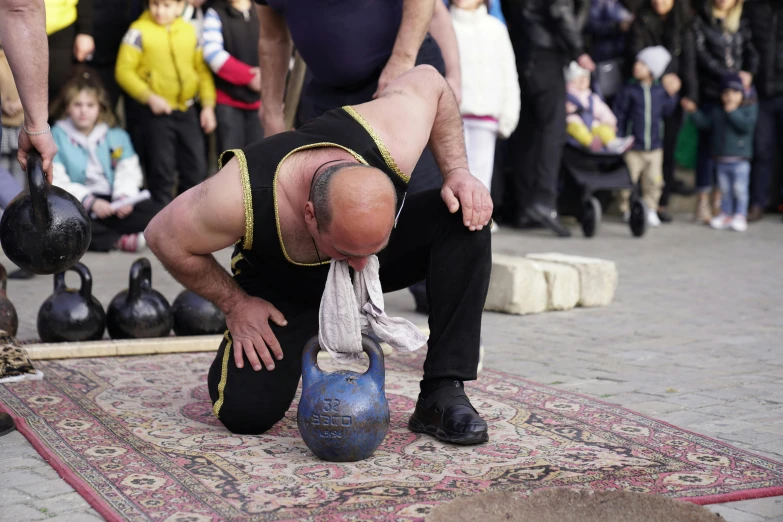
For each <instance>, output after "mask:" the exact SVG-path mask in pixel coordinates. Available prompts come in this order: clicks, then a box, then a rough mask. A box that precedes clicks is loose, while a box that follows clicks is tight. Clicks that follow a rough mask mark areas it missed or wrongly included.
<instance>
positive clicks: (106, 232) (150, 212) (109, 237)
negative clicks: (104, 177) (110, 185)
mask: <svg viewBox="0 0 783 522" xmlns="http://www.w3.org/2000/svg"><path fill="white" fill-rule="evenodd" d="M99 197H100V198H101V199H105V200H107V201H109V200H110V199H111V198H109V197H103V196H99ZM162 208H163V205H161V204H160V203H158V202H156V201H154V200H151V199H148V200H147V201H142V202H140V203H137V204H136V205H135V206H134V207H133V212H131V213H130V214H129V215H128V216H127V217H125V218H124V219H120V218H118V217H117V216H111V217H108V218H106V219H93V220H92V240H91V241H90V248H89V249H90V250H92V251H93V252H108V251H110V250H114V249H115V248H116V246H115V245H116V244H117V241H119V239H120V237H122V236H123V235H125V234H136V233H137V232H144V229H145V228H147V225H148V224H149V222H150V221H152V218H154V217H155V214H157V213H158V212H160V210H161V209H162Z"/></svg>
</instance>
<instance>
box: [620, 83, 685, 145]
mask: <svg viewBox="0 0 783 522" xmlns="http://www.w3.org/2000/svg"><path fill="white" fill-rule="evenodd" d="M678 100H679V97H678V96H669V94H668V93H667V92H666V90H665V89H664V88H663V86H662V85H661V84H660V83H658V82H656V83H653V84H652V85H650V86H647V85H643V84H641V83H639V82H637V81H636V80H633V81H631V82H629V83H628V84H627V85H626V86H625V87H623V88H622V90H621V91H620V92H619V94H618V95H617V98H616V99H615V101H614V114H615V116H617V135H618V136H633V137H634V138H635V140H634V144H633V150H645V151H649V150H657V149H660V148H663V119H664V118H667V117H669V116H671V115H672V114H673V113H674V110H675V109H676V108H677V102H678Z"/></svg>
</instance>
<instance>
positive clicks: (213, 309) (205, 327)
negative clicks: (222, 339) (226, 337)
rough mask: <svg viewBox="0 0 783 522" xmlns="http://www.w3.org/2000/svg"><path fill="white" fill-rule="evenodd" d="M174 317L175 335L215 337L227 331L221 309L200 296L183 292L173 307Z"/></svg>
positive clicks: (175, 300) (186, 291)
mask: <svg viewBox="0 0 783 522" xmlns="http://www.w3.org/2000/svg"><path fill="white" fill-rule="evenodd" d="M171 312H172V313H173V315H174V333H175V334H177V335H179V336H184V335H213V334H221V333H223V332H225V331H226V316H225V315H224V314H223V312H221V311H220V309H219V308H218V307H217V306H215V305H213V304H212V303H211V302H209V301H207V300H206V299H204V298H203V297H201V296H200V295H198V294H197V293H195V292H191V291H190V290H183V291H182V292H181V293H180V294H179V295H178V296H177V298H176V299H174V303H173V304H172V305H171Z"/></svg>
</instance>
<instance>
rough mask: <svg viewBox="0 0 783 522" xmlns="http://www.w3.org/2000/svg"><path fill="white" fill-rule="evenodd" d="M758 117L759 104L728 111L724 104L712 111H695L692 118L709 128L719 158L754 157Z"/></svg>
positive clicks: (700, 126) (700, 125)
mask: <svg viewBox="0 0 783 522" xmlns="http://www.w3.org/2000/svg"><path fill="white" fill-rule="evenodd" d="M758 116H759V106H758V104H757V103H751V104H743V105H742V106H741V107H740V108H739V109H737V110H736V111H734V112H726V111H724V110H723V106H722V105H715V106H713V108H712V110H710V111H709V112H702V111H696V112H695V113H693V114H691V116H690V117H691V121H693V123H694V124H695V125H696V126H697V127H698V128H700V129H704V130H706V129H710V133H711V134H710V135H711V136H712V155H713V156H715V157H716V158H721V157H723V158H746V159H751V158H753V135H754V133H755V130H756V120H757V119H758Z"/></svg>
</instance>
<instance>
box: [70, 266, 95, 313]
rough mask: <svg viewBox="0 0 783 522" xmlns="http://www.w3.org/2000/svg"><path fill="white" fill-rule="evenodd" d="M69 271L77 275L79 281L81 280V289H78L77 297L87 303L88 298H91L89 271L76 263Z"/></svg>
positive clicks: (90, 276) (90, 275)
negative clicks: (79, 296) (80, 297)
mask: <svg viewBox="0 0 783 522" xmlns="http://www.w3.org/2000/svg"><path fill="white" fill-rule="evenodd" d="M70 270H73V271H74V272H76V273H77V274H79V279H81V280H82V287H81V288H79V295H81V296H82V297H83V298H84V299H85V300H86V301H87V302H88V303H89V302H90V298H91V297H92V274H90V269H89V268H87V267H86V266H84V265H83V264H82V263H76V264H75V265H73V266H72V267H71V268H70Z"/></svg>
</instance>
